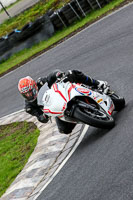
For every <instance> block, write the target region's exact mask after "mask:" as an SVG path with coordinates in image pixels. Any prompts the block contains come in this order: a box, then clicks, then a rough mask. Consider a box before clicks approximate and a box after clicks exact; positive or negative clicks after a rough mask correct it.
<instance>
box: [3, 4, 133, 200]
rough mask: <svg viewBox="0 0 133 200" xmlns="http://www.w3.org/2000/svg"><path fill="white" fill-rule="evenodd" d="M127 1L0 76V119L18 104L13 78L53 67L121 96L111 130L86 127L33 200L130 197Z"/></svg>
mask: <svg viewBox="0 0 133 200" xmlns="http://www.w3.org/2000/svg"><path fill="white" fill-rule="evenodd" d="M132 11H133V4H131V5H130V6H128V7H126V8H124V9H122V10H120V11H119V12H117V13H115V14H113V15H111V16H109V17H107V18H105V19H104V20H101V21H100V22H98V23H96V24H94V25H93V26H91V27H89V28H87V29H85V30H84V31H82V32H81V33H79V34H77V35H76V36H74V37H73V38H71V39H69V40H67V41H66V42H64V43H62V44H60V45H59V46H57V47H56V48H54V49H52V50H50V51H48V52H47V53H45V54H43V55H41V56H40V57H38V58H36V59H34V60H33V61H31V62H29V63H27V64H26V65H24V66H22V67H21V68H19V69H17V70H15V71H14V72H12V73H10V74H8V75H6V76H4V77H2V78H0V94H1V95H0V117H2V116H4V115H6V114H9V113H12V112H14V111H17V110H20V109H22V108H23V103H24V102H23V100H22V98H21V97H20V95H19V93H18V91H17V82H18V80H19V78H21V77H23V76H26V75H31V76H32V77H33V78H35V79H36V78H37V77H39V76H45V75H47V74H48V73H49V72H51V71H53V70H54V69H56V68H59V69H61V70H63V71H66V70H68V69H79V70H82V71H83V72H84V73H86V74H88V75H89V74H90V75H91V76H92V77H94V78H97V79H101V80H107V81H108V82H109V83H110V84H111V86H112V88H113V89H115V90H116V91H118V92H119V94H120V95H122V96H124V97H125V99H126V103H127V105H126V107H125V108H124V109H123V110H122V111H121V112H119V113H114V118H115V120H116V126H115V127H114V128H113V129H112V130H102V129H96V128H93V127H91V128H89V129H88V131H87V133H86V136H85V137H84V139H83V140H82V142H81V144H80V145H79V147H78V148H77V150H76V151H75V152H74V154H73V156H72V157H71V158H70V159H69V161H68V162H67V163H66V164H65V166H64V167H63V168H62V170H61V171H60V172H59V174H58V175H57V176H56V177H55V178H54V180H53V181H52V182H51V183H50V184H49V185H48V187H47V188H46V189H45V190H44V191H43V193H42V194H41V195H40V197H38V200H44V199H45V200H57V199H58V200H68V199H69V200H75V199H76V200H132V199H133V132H132V130H133V12H132Z"/></svg>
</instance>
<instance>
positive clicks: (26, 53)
mask: <svg viewBox="0 0 133 200" xmlns="http://www.w3.org/2000/svg"><path fill="white" fill-rule="evenodd" d="M124 1H125V0H113V1H112V2H110V3H109V4H108V5H106V6H105V7H104V8H102V9H99V10H96V11H93V12H91V13H90V14H88V15H87V16H86V17H85V18H83V19H82V20H80V21H77V22H75V23H74V24H73V25H71V26H70V27H68V28H64V29H63V30H61V31H59V32H57V33H56V34H55V35H54V36H53V37H51V38H50V39H48V40H47V41H43V42H40V43H39V44H37V45H34V46H33V47H32V48H30V49H25V50H23V51H21V52H19V53H16V54H15V55H13V56H12V57H11V58H9V59H8V60H7V61H5V62H3V63H1V64H0V74H3V73H4V72H6V71H7V70H9V69H11V68H12V67H14V66H16V65H18V64H20V63H22V62H23V61H25V60H27V59H29V58H30V57H31V56H33V55H35V54H37V53H38V52H40V51H42V50H44V49H46V48H48V47H49V46H51V45H53V44H55V43H57V42H58V41H60V40H61V39H63V38H64V37H66V36H68V35H69V34H71V33H72V32H74V31H76V30H77V29H79V28H81V27H83V26H85V24H87V23H92V22H93V21H95V20H97V19H99V18H100V17H101V16H102V15H104V14H106V13H109V12H111V11H112V10H113V9H114V8H115V7H116V6H119V5H120V4H121V3H122V2H124Z"/></svg>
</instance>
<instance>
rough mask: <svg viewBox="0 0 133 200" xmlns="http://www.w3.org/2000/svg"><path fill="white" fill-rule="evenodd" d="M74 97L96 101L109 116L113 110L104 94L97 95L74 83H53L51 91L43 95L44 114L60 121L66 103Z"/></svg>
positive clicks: (111, 103) (109, 100) (111, 104)
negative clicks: (56, 117)
mask: <svg viewBox="0 0 133 200" xmlns="http://www.w3.org/2000/svg"><path fill="white" fill-rule="evenodd" d="M76 96H89V98H92V99H93V100H94V101H96V102H97V103H98V104H99V106H101V107H102V108H103V109H104V110H105V111H106V112H107V113H108V114H109V115H111V114H112V112H113V110H114V105H113V102H112V100H111V98H110V97H109V96H107V95H105V94H101V93H98V92H96V91H93V90H91V89H88V88H86V87H84V86H82V85H80V84H76V83H73V84H72V83H70V82H67V83H64V82H60V83H55V84H53V85H52V87H51V89H49V90H47V91H46V92H45V94H44V95H43V99H42V101H43V105H44V109H43V111H44V113H45V114H47V115H49V116H54V117H55V116H58V117H59V118H61V119H62V120H65V118H64V111H65V110H66V109H67V103H68V102H69V101H70V100H71V99H73V98H74V97H76Z"/></svg>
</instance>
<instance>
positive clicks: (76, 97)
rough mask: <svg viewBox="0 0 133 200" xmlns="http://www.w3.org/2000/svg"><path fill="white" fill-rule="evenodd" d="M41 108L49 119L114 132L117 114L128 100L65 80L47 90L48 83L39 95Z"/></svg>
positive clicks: (108, 91)
mask: <svg viewBox="0 0 133 200" xmlns="http://www.w3.org/2000/svg"><path fill="white" fill-rule="evenodd" d="M37 100H38V105H40V106H42V109H43V112H44V113H45V114H46V115H48V116H49V117H58V118H60V119H61V120H64V121H67V122H71V123H84V124H88V125H90V126H94V127H98V128H107V129H108V128H112V127H113V126H114V125H115V121H114V119H113V117H112V113H113V111H114V110H116V111H119V110H120V109H122V108H123V107H124V106H125V100H124V98H122V97H119V96H118V95H116V94H115V93H114V92H112V91H111V90H110V88H109V86H108V87H107V88H106V91H100V90H98V89H93V88H88V86H86V85H82V84H76V83H71V82H69V81H68V82H66V83H64V82H63V80H61V81H59V82H56V83H55V84H53V85H52V87H51V89H49V88H48V86H47V83H46V84H45V85H44V86H42V87H41V89H40V90H39V94H38V98H37Z"/></svg>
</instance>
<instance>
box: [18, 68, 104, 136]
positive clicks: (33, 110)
mask: <svg viewBox="0 0 133 200" xmlns="http://www.w3.org/2000/svg"><path fill="white" fill-rule="evenodd" d="M62 77H65V80H64V81H65V82H66V81H70V82H72V83H82V84H85V85H89V86H94V87H96V88H106V87H107V85H108V83H107V82H106V81H100V80H95V79H92V78H91V77H89V76H86V75H85V74H84V73H83V72H81V71H78V70H69V71H68V72H67V73H64V72H62V71H60V70H55V71H54V72H52V73H50V74H49V75H48V76H47V77H44V78H41V77H40V78H38V80H37V81H36V82H35V81H34V80H33V79H32V78H31V77H30V76H27V77H24V78H21V79H20V80H19V83H18V90H19V92H20V94H21V95H22V96H23V97H24V98H25V111H26V112H27V113H29V114H31V115H32V116H36V117H37V119H38V121H40V122H42V123H47V122H48V120H49V117H48V116H47V115H45V114H44V113H43V111H42V108H41V106H39V105H38V104H37V95H38V91H39V90H40V88H41V87H42V86H43V85H44V84H46V83H47V85H48V87H49V88H51V86H52V85H53V84H54V83H55V82H56V81H57V80H59V79H60V78H62ZM55 119H56V124H57V126H58V129H59V132H60V133H64V134H69V133H71V132H72V130H73V128H74V127H75V124H74V123H69V122H65V121H62V120H61V119H59V118H58V117H56V118H55Z"/></svg>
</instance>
